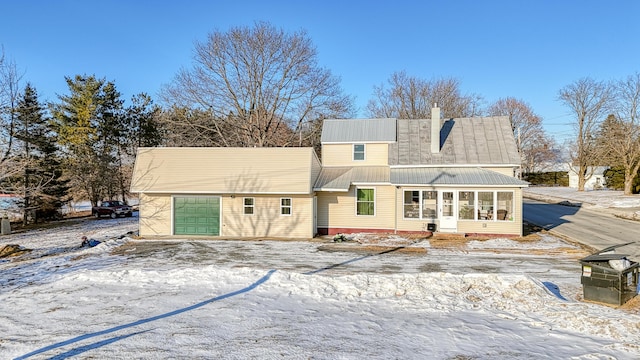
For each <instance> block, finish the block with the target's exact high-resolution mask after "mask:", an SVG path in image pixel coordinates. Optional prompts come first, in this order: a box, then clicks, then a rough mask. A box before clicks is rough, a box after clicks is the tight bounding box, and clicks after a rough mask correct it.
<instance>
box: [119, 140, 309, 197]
mask: <svg viewBox="0 0 640 360" xmlns="http://www.w3.org/2000/svg"><path fill="white" fill-rule="evenodd" d="M319 172H320V162H319V160H318V158H317V157H316V155H315V152H314V150H313V148H207V147H198V148H193V147H184V148H139V149H138V154H137V156H136V163H135V167H134V171H133V178H132V180H131V192H147V193H167V194H168V193H173V194H175V193H208V194H310V193H311V192H312V186H313V183H314V181H315V179H316V177H317V175H318V173H319Z"/></svg>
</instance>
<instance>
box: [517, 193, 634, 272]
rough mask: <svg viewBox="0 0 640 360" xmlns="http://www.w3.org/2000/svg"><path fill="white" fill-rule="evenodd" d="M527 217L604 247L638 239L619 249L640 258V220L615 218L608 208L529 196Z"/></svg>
mask: <svg viewBox="0 0 640 360" xmlns="http://www.w3.org/2000/svg"><path fill="white" fill-rule="evenodd" d="M523 211H524V219H525V220H526V221H529V222H531V223H533V224H536V225H539V226H542V227H544V228H545V229H547V230H550V231H552V232H555V233H557V234H560V235H563V236H566V237H568V238H570V239H572V240H574V241H577V242H580V243H583V244H586V245H589V246H591V247H593V248H595V249H598V250H601V249H604V248H606V247H609V246H612V245H616V244H624V243H627V242H630V241H635V243H634V244H631V245H627V246H624V247H621V248H619V249H618V250H617V251H616V252H617V253H623V254H628V255H630V256H629V258H630V259H632V260H634V261H640V222H638V221H631V220H624V219H619V218H616V217H614V216H613V215H612V214H610V213H607V212H606V211H602V212H597V211H595V210H587V209H584V208H579V207H570V206H562V205H557V204H548V203H544V202H540V201H536V200H532V199H525V200H524V205H523Z"/></svg>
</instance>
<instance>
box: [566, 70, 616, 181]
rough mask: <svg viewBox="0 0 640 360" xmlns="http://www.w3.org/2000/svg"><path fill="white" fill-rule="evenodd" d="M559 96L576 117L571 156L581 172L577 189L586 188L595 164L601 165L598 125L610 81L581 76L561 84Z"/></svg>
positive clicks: (609, 95) (609, 96)
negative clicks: (578, 78) (574, 137)
mask: <svg viewBox="0 0 640 360" xmlns="http://www.w3.org/2000/svg"><path fill="white" fill-rule="evenodd" d="M558 98H559V100H560V101H561V102H562V103H564V105H566V106H568V107H569V108H570V109H571V110H572V111H573V115H574V116H575V117H576V124H575V125H574V127H575V131H576V139H575V143H574V144H573V149H572V153H571V154H570V156H571V165H572V166H573V167H575V168H576V172H577V174H578V191H584V185H585V183H586V181H587V180H589V179H590V178H591V176H592V175H593V171H594V168H595V166H597V165H601V164H600V161H601V159H600V155H601V154H599V152H598V144H597V135H598V126H599V124H600V123H601V122H602V120H603V118H604V116H605V115H606V113H607V111H608V109H609V108H608V106H609V105H610V101H611V100H612V90H611V85H610V84H609V83H605V82H598V81H595V80H593V79H590V78H582V79H580V80H577V81H576V82H574V83H572V84H569V85H567V86H565V87H564V88H562V89H561V90H560V92H559V96H558Z"/></svg>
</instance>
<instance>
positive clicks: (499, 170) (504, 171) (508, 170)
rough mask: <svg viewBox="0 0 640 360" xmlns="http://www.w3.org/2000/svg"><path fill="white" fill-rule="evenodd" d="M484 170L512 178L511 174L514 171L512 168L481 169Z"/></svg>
mask: <svg viewBox="0 0 640 360" xmlns="http://www.w3.org/2000/svg"><path fill="white" fill-rule="evenodd" d="M483 169H485V170H491V171H495V172H497V173H500V174H502V175H507V176H513V175H514V174H513V172H514V169H513V167H511V166H510V167H485V168H483Z"/></svg>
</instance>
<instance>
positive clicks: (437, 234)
mask: <svg viewBox="0 0 640 360" xmlns="http://www.w3.org/2000/svg"><path fill="white" fill-rule="evenodd" d="M466 237H467V234H466V233H444V232H434V233H433V237H432V239H442V240H452V239H464V238H466Z"/></svg>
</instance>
